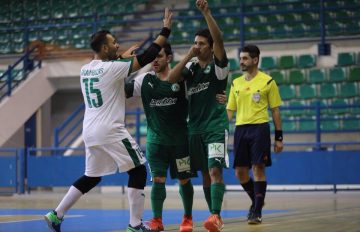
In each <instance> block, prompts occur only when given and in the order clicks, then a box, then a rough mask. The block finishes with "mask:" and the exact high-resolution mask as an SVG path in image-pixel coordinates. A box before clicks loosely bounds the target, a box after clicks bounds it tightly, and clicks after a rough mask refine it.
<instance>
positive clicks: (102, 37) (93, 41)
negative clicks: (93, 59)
mask: <svg viewBox="0 0 360 232" xmlns="http://www.w3.org/2000/svg"><path fill="white" fill-rule="evenodd" d="M108 34H109V35H112V34H111V32H110V31H108V30H100V31H98V32H95V33H94V34H92V36H91V38H90V47H91V49H92V50H93V51H94V52H100V50H101V46H102V45H103V44H107V42H108V41H107V38H106V35H108Z"/></svg>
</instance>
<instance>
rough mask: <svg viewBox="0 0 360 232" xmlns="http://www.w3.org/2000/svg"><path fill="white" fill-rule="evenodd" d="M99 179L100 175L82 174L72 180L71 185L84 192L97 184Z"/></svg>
mask: <svg viewBox="0 0 360 232" xmlns="http://www.w3.org/2000/svg"><path fill="white" fill-rule="evenodd" d="M100 181H101V177H89V176H85V175H83V176H82V177H80V178H79V179H78V180H77V181H75V182H74V184H73V186H74V187H75V188H77V189H78V190H79V191H80V192H82V194H85V193H87V192H89V191H90V190H91V189H93V188H94V187H95V186H96V185H98V184H99V183H100Z"/></svg>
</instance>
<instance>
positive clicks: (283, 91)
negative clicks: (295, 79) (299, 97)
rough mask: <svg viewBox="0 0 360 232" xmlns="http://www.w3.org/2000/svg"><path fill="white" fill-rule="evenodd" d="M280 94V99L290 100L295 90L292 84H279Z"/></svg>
mask: <svg viewBox="0 0 360 232" xmlns="http://www.w3.org/2000/svg"><path fill="white" fill-rule="evenodd" d="M279 91H280V96H281V99H282V100H291V99H295V98H296V90H295V87H294V86H293V85H281V86H279Z"/></svg>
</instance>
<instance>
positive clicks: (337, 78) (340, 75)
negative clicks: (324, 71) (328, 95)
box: [328, 67, 346, 83]
mask: <svg viewBox="0 0 360 232" xmlns="http://www.w3.org/2000/svg"><path fill="white" fill-rule="evenodd" d="M328 80H329V82H331V83H333V82H343V81H345V80H346V75H345V69H344V68H342V67H333V68H330V70H329V78H328Z"/></svg>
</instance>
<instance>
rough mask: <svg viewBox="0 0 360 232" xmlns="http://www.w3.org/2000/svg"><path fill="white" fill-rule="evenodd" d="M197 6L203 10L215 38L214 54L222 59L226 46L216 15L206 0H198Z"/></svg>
mask: <svg viewBox="0 0 360 232" xmlns="http://www.w3.org/2000/svg"><path fill="white" fill-rule="evenodd" d="M196 6H197V8H198V9H199V10H200V11H201V13H202V14H203V16H204V18H205V20H206V23H207V25H208V28H209V31H210V34H211V36H212V38H213V40H214V45H213V49H214V55H215V57H216V58H217V59H218V60H220V61H221V60H222V59H223V58H224V57H225V55H226V54H225V48H224V42H223V38H222V34H221V31H220V28H219V26H218V25H217V23H216V21H215V19H214V17H213V16H212V14H211V11H210V9H209V6H208V3H207V1H206V0H197V1H196Z"/></svg>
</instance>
